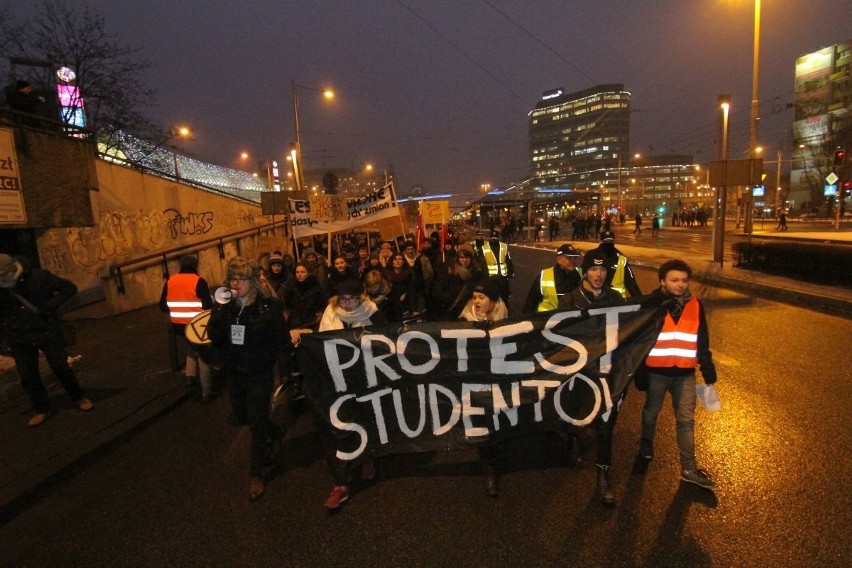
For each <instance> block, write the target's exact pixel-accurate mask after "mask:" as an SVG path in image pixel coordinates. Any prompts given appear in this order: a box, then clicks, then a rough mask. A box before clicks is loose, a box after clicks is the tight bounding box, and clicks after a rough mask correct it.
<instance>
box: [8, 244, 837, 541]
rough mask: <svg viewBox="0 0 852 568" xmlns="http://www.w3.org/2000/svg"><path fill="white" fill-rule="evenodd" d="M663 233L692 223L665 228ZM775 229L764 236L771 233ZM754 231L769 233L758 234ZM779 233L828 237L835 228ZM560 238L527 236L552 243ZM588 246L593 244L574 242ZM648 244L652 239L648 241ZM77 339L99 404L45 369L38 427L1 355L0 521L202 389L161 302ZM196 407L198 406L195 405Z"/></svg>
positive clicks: (90, 324) (801, 297) (812, 294)
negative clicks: (85, 400) (49, 405)
mask: <svg viewBox="0 0 852 568" xmlns="http://www.w3.org/2000/svg"><path fill="white" fill-rule="evenodd" d="M664 230H665V231H677V230H688V229H679V228H666V229H664ZM771 233H772V232H770V231H767V232H766V234H765V235H764V236H769V237H771V236H772V234H771ZM755 236H761V235H760V233H757V232H756V233H755ZM780 236H785V237H792V236H796V237H798V238H802V239H808V240H817V241H820V242H823V241H825V240H828V239H827V238H826V237H827V236H828V235H827V234H822V233H805V232H802V233H797V232H795V231H791V232H788V233H785V234H783V235H780ZM831 236H832V239H835V240H836V239H840V240H845V241H847V242H852V231H846V232H840V233H834V232H832V233H831ZM562 242H567V241H554V242H541V243H521V246H541V247H543V248H549V249H551V250H552V248H553V247H555V246H559V244H561V243H562ZM575 244H577V245H578V248H579V249H580V250H583V251H585V250H588V249H590V248H593V247H594V246H595V243H592V242H586V243H582V242H581V243H575ZM643 245H644V243H643ZM617 246H619V248H621V249H622V250H623V251H624V252H625V254H627V255H628V257H629V258H630V261H631V263H632V264H635V265H636V266H641V267H647V268H649V269H654V268H656V267H657V266H659V264H660V263H661V262H663V261H665V260H667V259H669V258H673V257H682V256H684V255H683V253H682V252H677V251H671V250H663V249H658V248H653V246H652V245H650V242H649V246H650V247H651V248H649V247H646V246H633V245H626V244H620V243H618V244H617ZM687 260H688V261H689V262H690V263H691V264H692V266H693V268H694V269H695V278H696V279H698V280H701V281H705V282H710V283H713V284H718V285H722V286H726V287H732V288H737V289H741V290H744V291H746V292H747V293H749V294H753V295H759V296H764V297H768V298H772V299H777V300H780V301H785V302H789V303H795V304H797V305H801V306H805V307H810V308H813V309H820V310H827V311H829V312H830V313H833V314H837V315H843V316H845V317H852V290H849V289H844V288H833V287H828V286H819V285H816V284H808V283H801V282H796V281H794V280H790V279H787V278H783V277H778V276H769V275H764V274H760V273H756V272H752V271H747V270H741V269H737V268H734V267H733V265H732V263H726V264H725V265H724V266H721V267H720V266H718V264H716V263H711V262H709V261H705V260H701V259H696V258H689V259H687ZM75 323H76V325H77V329H78V344H77V345H76V346H74V347H73V348H71V349H70V352H71V354H72V355H73V356H75V357H79V359H78V360H77V361H76V362H75V363H74V368H75V371H76V372H77V374H78V378H79V380H80V383H81V385H82V386H83V388H84V389H85V390H86V391H87V394H88V395H89V396H90V397H91V398H92V400H93V401H94V403H95V408H94V410H93V411H91V412H88V413H82V412H80V411H79V410H77V408H76V406H75V405H74V404H73V403H72V402H71V400H70V399H69V398H68V397H67V395H66V394H65V393H64V391H63V390H62V388H61V387H59V386H58V385H57V384H55V381H53V379H52V375H51V374H50V372H49V370H47V369H46V367H45V369H44V377H45V381H46V383H47V384H48V385H51V386H50V392H51V395H52V398H53V401H54V406H55V412H54V413H53V415H52V416H51V417H50V418H49V419H48V420H47V421H46V422H45V423H44V424H43V425H42V426H39V427H37V428H28V427H27V420H28V418H29V416H30V412H29V403H28V401H27V400H26V398H25V397H23V395H22V393H21V391H20V386H19V385H18V377H17V373H16V372H15V371H14V367H13V366H12V365H11V364H10V359H9V358H8V357H2V356H0V526H2V525H4V524H5V523H6V522H8V521H9V520H10V519H12V518H14V517H15V516H16V515H17V514H18V513H20V512H21V511H23V510H25V509H26V508H27V507H28V506H29V505H30V504H31V503H33V502H35V501H36V500H38V499H41V498H43V497H45V496H47V495H49V494H50V492H51V490H52V489H53V488H54V487H56V486H57V485H58V484H59V483H61V482H62V480H63V479H66V478H67V477H70V476H73V475H76V474H77V473H79V472H82V471H84V470H85V468H86V466H87V465H88V464H90V463H92V462H93V461H94V460H97V459H98V457H100V456H102V455H104V454H106V453H108V452H110V451H111V450H112V449H114V448H116V447H117V446H118V445H120V444H121V443H122V441H123V440H126V439H127V438H128V437H130V436H133V435H134V434H135V433H136V432H138V431H140V430H141V429H142V428H144V427H145V426H146V425H147V424H149V423H150V422H151V421H152V420H155V419H156V418H157V417H158V416H161V415H162V414H163V413H165V412H168V411H170V410H171V409H174V408H176V407H178V406H180V405H181V404H184V403H187V402H189V401H192V400H193V399H194V398H195V397H196V395H197V394H198V393H197V391H196V390H195V389H190V388H187V387H186V386H185V384H184V380H183V378H182V376H181V374H180V373H175V372H173V371H172V370H171V368H170V362H169V350H168V343H167V342H168V335H167V323H166V321H165V317H164V316H163V314H162V313H161V312H160V311H159V309H158V308H157V306H150V307H147V308H143V309H141V310H136V311H134V312H130V313H126V314H121V315H117V316H111V317H107V318H102V319H86V320H76V321H75ZM191 403H192V404H200V403H196V402H191Z"/></svg>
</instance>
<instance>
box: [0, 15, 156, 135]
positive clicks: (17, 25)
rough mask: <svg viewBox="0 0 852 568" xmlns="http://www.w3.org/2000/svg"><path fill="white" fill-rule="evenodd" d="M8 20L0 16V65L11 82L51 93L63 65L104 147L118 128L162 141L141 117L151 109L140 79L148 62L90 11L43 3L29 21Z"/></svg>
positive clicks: (148, 92)
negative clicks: (3, 57) (18, 81)
mask: <svg viewBox="0 0 852 568" xmlns="http://www.w3.org/2000/svg"><path fill="white" fill-rule="evenodd" d="M7 12H8V9H7ZM10 16H11V14H9V13H6V14H2V17H0V52H2V53H3V54H4V55H6V57H7V61H5V62H3V63H5V64H6V65H8V66H9V69H8V71H9V75H10V77H11V75H12V73H13V72H14V74H15V75H18V76H16V77H11V78H12V79H13V80H14V79H25V80H28V81H30V82H31V83H32V84H33V85H34V86H37V88H38V89H40V90H42V91H44V92H45V93H51V92H55V91H54V89H55V85H56V78H55V73H56V71H57V69H58V68H60V67H68V68H70V69H72V70H73V71H74V72H75V73H76V80H75V84H76V86H77V87H79V96H80V97H82V99H83V104H84V106H85V113H86V119H87V123H86V126H87V128H89V129H91V130H94V131H95V132H96V133H97V135H98V139H99V141H100V142H101V143H102V144H106V147H107V148H112V147H114V145H115V144H116V143H117V141H118V140H119V139H120V137H119V136H116V133H117V132H118V131H121V130H124V131H127V132H132V133H134V134H135V135H137V136H139V137H142V138H146V139H148V140H158V141H159V140H165V136H164V134H163V133H162V132H161V130H160V129H159V128H158V127H157V126H156V125H155V124H154V123H153V122H151V121H150V120H149V119H148V118H146V116H145V115H144V110H145V109H146V108H149V107H152V106H153V97H154V92H153V90H152V89H150V88H148V87H147V86H146V84H145V81H144V80H143V73H144V71H146V70H147V69H149V68H150V67H151V64H150V62H148V61H146V60H144V59H141V58H140V57H139V50H137V49H134V48H133V47H131V46H129V45H127V44H126V43H124V42H122V41H121V40H120V39H119V38H117V37H116V36H114V35H113V34H110V33H109V32H108V31H107V26H106V22H105V20H104V17H103V16H102V15H100V14H99V13H97V12H95V11H94V10H92V9H90V8H83V9H81V10H73V9H71V8H70V7H69V6H68V5H67V4H66V3H65V2H64V1H63V0H44V1H43V2H42V3H41V4H40V5H39V6H38V7H37V8H36V12H35V14H34V16H32V17H31V18H29V19H26V20H24V21H19V20H17V19H15V18H14V17H10ZM74 102H79V101H74ZM56 116H57V118H58V117H59V115H58V114H57V115H56ZM66 118H67V117H66Z"/></svg>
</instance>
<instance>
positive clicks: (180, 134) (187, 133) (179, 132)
mask: <svg viewBox="0 0 852 568" xmlns="http://www.w3.org/2000/svg"><path fill="white" fill-rule="evenodd" d="M172 138H173V139H175V140H192V130H191V129H190V128H189V127H188V126H184V125H180V126H175V127H174V128H173V129H172ZM181 150H183V147H182V146H181ZM172 160H173V161H174V165H175V181H180V170H179V169H178V155H177V144H176V145H175V150H173V151H172Z"/></svg>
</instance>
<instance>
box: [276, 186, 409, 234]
mask: <svg viewBox="0 0 852 568" xmlns="http://www.w3.org/2000/svg"><path fill="white" fill-rule="evenodd" d="M342 199H343V201H344V203H342V204H340V207H341V209H343V212H345V213H344V214H338V213H335V212H334V211H332V210H333V209H335V208H336V207H330V208H329V211H328V212H327V214H326V213H325V212H324V213H323V214H321V215H319V216H312V215H311V202H310V200H307V199H290V200H289V201H290V226H291V227H292V228H293V236H294V237H296V238H297V239H298V238H301V237H309V236H312V235H324V234H326V233H339V232H343V231H349V230H351V229H352V228H353V227H357V226H358V225H365V224H367V223H372V222H373V221H378V220H379V219H387V218H389V217H398V216H399V207H398V206H397V204H396V196H395V195H394V191H393V184H392V183H389V184H387V185H385V186H383V187H380V188H378V189H376V190H374V191H373V192H371V193H369V194H367V195H364V196H362V197H348V198H347V197H343V198H342ZM317 217H319V218H327V219H335V220H329V221H320V220H317Z"/></svg>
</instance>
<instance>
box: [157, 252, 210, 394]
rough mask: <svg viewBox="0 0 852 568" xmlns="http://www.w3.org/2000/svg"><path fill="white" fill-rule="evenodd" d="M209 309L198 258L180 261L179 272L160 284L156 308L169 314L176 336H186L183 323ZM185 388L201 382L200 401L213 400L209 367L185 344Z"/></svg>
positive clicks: (207, 294) (208, 288)
mask: <svg viewBox="0 0 852 568" xmlns="http://www.w3.org/2000/svg"><path fill="white" fill-rule="evenodd" d="M212 307H213V300H212V298H211V296H210V287H209V286H208V285H207V281H206V280H204V278H201V277H200V276H199V275H198V259H197V258H196V257H194V256H192V255H184V256H182V257H181V258H180V272H178V273H177V274H173V275H171V276H170V277H169V278H168V280H166V282H165V284H163V293H162V294H161V296H160V309H161V310H162V311H164V312H166V313H167V314H169V320H170V321H171V322H172V326H173V327H174V332H175V335H176V336H177V337H186V335H185V331H186V324H188V323H189V322H190V320H191V319H192V318H194V317H195V316H197V315H198V314H199V313H201V312H202V311H204V310H209V309H210V308H212ZM184 374H185V376H186V382H187V385H188V386H192V385H194V384H196V383H198V382H199V380H200V383H201V400H202V401H203V402H209V401H211V400H212V399H213V379H212V375H211V372H210V366H209V365H208V364H207V362H205V361H204V359H202V358H201V357H199V356H198V352H197V351H196V349H195V347H194V346H193V345H192V344H191V343H188V348H187V351H186V369H185V371H184Z"/></svg>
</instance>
